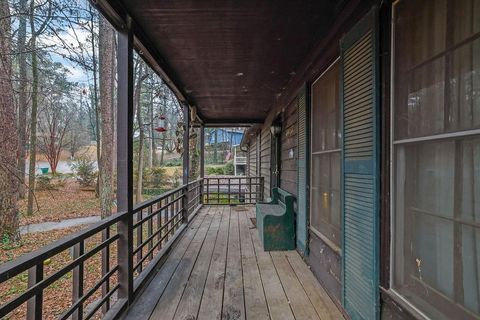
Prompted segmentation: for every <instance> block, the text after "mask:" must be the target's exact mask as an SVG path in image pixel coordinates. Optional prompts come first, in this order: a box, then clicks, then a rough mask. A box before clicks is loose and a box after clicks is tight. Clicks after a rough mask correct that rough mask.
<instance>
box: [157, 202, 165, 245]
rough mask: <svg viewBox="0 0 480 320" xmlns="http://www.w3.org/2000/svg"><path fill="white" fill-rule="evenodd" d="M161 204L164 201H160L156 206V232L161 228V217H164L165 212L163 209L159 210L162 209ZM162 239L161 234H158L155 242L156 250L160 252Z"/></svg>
mask: <svg viewBox="0 0 480 320" xmlns="http://www.w3.org/2000/svg"><path fill="white" fill-rule="evenodd" d="M163 203H164V200H163V199H162V200H160V202H159V204H158V205H157V210H158V213H157V230H160V229H161V228H162V217H163V215H164V212H165V210H164V209H161V208H162V207H163ZM161 239H162V232H159V233H158V236H157V242H158V246H157V249H158V250H159V251H160V249H162V241H160V240H161Z"/></svg>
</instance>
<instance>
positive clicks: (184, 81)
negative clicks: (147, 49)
mask: <svg viewBox="0 0 480 320" xmlns="http://www.w3.org/2000/svg"><path fill="white" fill-rule="evenodd" d="M107 1H108V2H109V3H110V5H111V6H112V7H115V8H118V7H123V8H124V10H125V11H126V12H127V13H128V14H129V15H130V16H131V17H132V18H133V20H134V22H135V25H136V26H138V28H139V29H140V30H141V32H142V33H143V34H144V36H145V38H146V39H148V42H149V45H150V46H153V49H154V50H155V52H156V53H157V54H158V56H157V57H155V58H156V59H158V60H161V65H162V66H163V68H165V69H168V70H165V71H166V73H167V74H168V76H169V77H170V78H171V79H172V80H173V82H174V83H175V86H176V87H178V89H179V91H181V92H182V93H183V94H184V95H185V98H186V100H187V101H188V102H189V103H190V104H192V105H195V106H197V108H198V114H199V116H200V118H201V119H202V120H203V121H204V122H206V123H219V122H221V123H237V122H241V123H248V122H251V123H255V122H261V121H263V120H264V119H265V117H266V115H267V114H268V111H269V110H270V108H271V107H272V105H273V104H274V102H275V99H276V97H277V96H278V95H281V94H282V92H283V91H284V90H285V88H286V87H287V85H288V83H289V81H290V80H291V79H292V77H294V76H295V74H296V73H297V72H298V68H299V66H300V64H301V63H302V61H304V60H305V58H306V57H307V56H308V53H309V52H310V51H311V50H312V49H313V47H314V45H315V44H316V43H317V42H318V41H320V40H321V39H322V37H324V36H325V35H326V33H327V31H328V29H329V27H330V26H331V25H332V23H333V21H334V19H335V18H336V16H337V14H338V12H340V10H341V9H342V7H343V6H344V3H345V2H346V1H336V0H321V1H319V0H316V1H315V0H308V1H288V0H278V1H258V0H245V1H236V0H202V1H192V0H163V1H154V0H143V1H138V0H107Z"/></svg>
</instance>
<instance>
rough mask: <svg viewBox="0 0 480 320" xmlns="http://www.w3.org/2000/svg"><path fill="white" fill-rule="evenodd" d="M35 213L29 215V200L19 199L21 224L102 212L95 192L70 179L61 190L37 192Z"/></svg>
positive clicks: (87, 215)
mask: <svg viewBox="0 0 480 320" xmlns="http://www.w3.org/2000/svg"><path fill="white" fill-rule="evenodd" d="M35 197H36V203H38V208H36V204H35V207H34V213H33V214H32V215H31V216H27V215H26V212H27V200H26V199H24V200H20V201H19V204H18V205H19V209H20V225H21V226H24V225H28V224H32V223H41V222H49V221H60V220H64V219H71V218H80V217H90V216H96V215H99V214H100V200H99V199H98V198H96V197H95V192H92V191H83V190H81V189H80V187H79V185H78V184H77V183H76V182H73V181H69V182H67V183H66V184H65V186H64V187H62V188H61V189H59V190H50V191H37V192H35Z"/></svg>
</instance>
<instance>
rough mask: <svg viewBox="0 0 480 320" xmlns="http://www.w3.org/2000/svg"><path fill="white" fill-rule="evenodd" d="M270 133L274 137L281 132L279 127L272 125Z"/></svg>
mask: <svg viewBox="0 0 480 320" xmlns="http://www.w3.org/2000/svg"><path fill="white" fill-rule="evenodd" d="M270 132H271V133H272V134H273V135H274V136H276V135H279V134H280V132H282V127H280V126H279V125H273V126H271V127H270Z"/></svg>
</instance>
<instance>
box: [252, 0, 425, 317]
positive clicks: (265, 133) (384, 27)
mask: <svg viewBox="0 0 480 320" xmlns="http://www.w3.org/2000/svg"><path fill="white" fill-rule="evenodd" d="M373 3H374V1H371V2H370V1H365V2H361V3H360V2H357V4H356V7H355V8H354V9H352V11H350V13H349V14H347V13H346V16H345V19H344V20H343V21H342V22H341V23H339V25H337V26H336V27H335V30H333V31H332V34H331V37H327V40H325V43H323V44H319V48H321V50H320V51H319V52H321V53H319V54H318V55H316V56H315V55H314V56H312V57H308V58H307V57H306V61H305V65H306V66H308V67H307V70H306V71H304V72H303V73H302V72H301V71H299V72H297V74H299V75H301V76H300V78H299V79H296V80H295V79H294V80H293V81H292V82H290V84H289V86H288V87H287V88H286V90H285V94H283V95H282V98H281V99H278V101H277V102H276V103H275V106H274V108H273V110H272V111H271V113H270V114H269V116H268V118H267V120H266V121H265V123H264V126H263V128H262V132H261V138H260V139H259V141H260V142H261V143H260V145H259V149H260V152H259V153H257V156H258V159H259V161H260V165H259V174H260V175H262V176H264V177H265V195H266V196H267V197H268V195H269V194H270V174H271V172H270V163H271V156H272V155H271V135H270V132H269V129H270V125H271V123H272V119H275V118H277V117H278V115H279V114H280V113H283V115H282V117H281V118H282V120H283V121H282V138H281V162H280V170H281V172H280V187H281V188H283V189H285V190H287V191H289V192H291V193H292V194H294V195H297V193H298V190H297V185H298V181H297V179H298V178H297V160H298V136H297V134H298V100H297V97H296V96H297V94H298V92H299V90H300V89H301V87H302V85H305V83H307V85H310V84H311V83H312V82H313V81H314V80H315V79H317V78H318V76H319V75H320V74H322V73H323V71H324V70H325V69H326V68H327V67H328V66H329V65H330V64H331V63H332V62H333V61H334V60H335V59H336V58H337V57H338V56H339V53H340V52H339V44H340V41H341V39H342V37H343V35H344V34H345V33H347V32H348V31H350V30H351V29H352V27H353V26H354V25H355V24H356V23H357V22H358V21H359V20H360V19H361V18H362V17H364V16H365V14H366V13H367V12H368V10H369V9H370V8H371V6H372V4H373ZM379 9H380V11H379V12H380V17H381V19H380V21H379V23H380V36H381V39H380V46H381V51H382V53H383V54H382V55H381V61H380V63H381V78H380V79H379V80H380V81H381V83H380V85H381V88H382V92H381V105H382V111H381V114H380V118H381V121H382V129H381V130H382V142H384V144H382V158H381V162H382V172H388V171H389V169H390V167H389V160H390V159H389V150H388V145H389V131H390V129H391V128H390V123H389V114H388V112H389V109H388V108H389V107H388V105H389V101H390V100H389V99H390V97H389V91H390V86H389V78H390V75H389V70H390V40H391V39H390V36H391V33H390V23H391V21H390V15H389V13H390V11H391V3H389V2H386V3H384V2H382V5H381V7H380V8H379ZM310 107H311V106H310V105H308V104H307V109H308V108H310ZM309 134H311V133H310V132H309ZM253 145H254V143H251V144H250V149H251V148H252V146H253ZM290 150H293V158H291V157H290V156H289V155H290V154H291V152H290ZM249 151H250V152H249V153H250V154H252V155H253V154H255V152H254V151H253V150H249ZM309 170H311V167H310V168H309ZM382 178H384V180H382V182H381V183H382V190H381V199H380V200H381V205H382V208H381V213H380V217H381V221H382V225H381V234H380V236H381V239H382V240H381V247H382V253H381V257H379V258H380V259H381V274H382V279H381V295H380V301H381V303H380V318H381V319H413V318H418V316H417V315H416V314H415V313H414V312H413V311H412V309H411V307H409V306H408V305H407V306H406V305H405V303H402V302H401V301H399V299H397V298H395V297H393V296H392V295H390V294H388V291H389V287H390V284H389V279H388V277H389V263H390V261H389V254H390V251H389V250H390V238H389V237H390V234H389V232H390V231H389V219H390V217H389V215H390V212H389V206H390V203H389V192H390V190H389V177H388V174H387V175H385V174H382ZM308 245H309V250H308V251H309V252H308V255H306V256H305V257H304V258H305V260H306V262H307V263H308V264H309V266H310V267H311V270H312V271H313V273H314V274H315V276H316V277H317V279H318V280H319V281H320V283H321V284H322V285H323V286H324V288H325V290H326V291H327V293H328V294H329V295H330V297H332V299H333V300H334V302H335V303H336V304H337V305H338V306H339V307H340V308H341V307H342V298H341V294H342V280H341V279H342V271H341V270H342V258H341V257H342V253H341V252H339V251H338V250H335V249H333V248H332V247H331V246H330V245H329V244H328V241H324V239H323V238H322V237H320V236H318V235H317V234H315V233H313V232H311V231H310V232H309V241H308Z"/></svg>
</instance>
